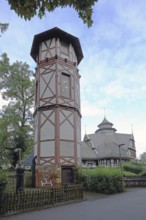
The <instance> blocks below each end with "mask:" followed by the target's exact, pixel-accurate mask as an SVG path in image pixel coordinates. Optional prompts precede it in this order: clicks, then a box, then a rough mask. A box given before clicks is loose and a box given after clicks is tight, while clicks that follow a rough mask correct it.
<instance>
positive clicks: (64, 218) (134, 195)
mask: <svg viewBox="0 0 146 220" xmlns="http://www.w3.org/2000/svg"><path fill="white" fill-rule="evenodd" d="M1 220H146V188H135V189H129V190H128V191H127V192H124V193H120V194H116V195H110V196H99V197H98V196H97V197H90V199H88V200H86V201H83V202H80V203H75V204H70V205H65V206H60V207H55V208H50V209H45V210H41V211H35V212H28V213H24V214H20V215H14V216H9V217H3V218H1Z"/></svg>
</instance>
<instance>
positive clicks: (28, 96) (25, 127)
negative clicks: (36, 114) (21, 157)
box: [0, 54, 34, 166]
mask: <svg viewBox="0 0 146 220" xmlns="http://www.w3.org/2000/svg"><path fill="white" fill-rule="evenodd" d="M33 74H34V73H33V71H31V70H30V69H29V65H28V64H26V63H23V62H18V61H16V62H15V63H13V64H12V65H11V64H10V62H9V58H8V56H7V54H3V55H2V56H1V60H0V80H1V83H0V90H1V93H2V97H3V99H5V100H8V105H7V106H4V107H3V108H2V111H1V113H0V122H1V123H0V129H1V131H0V132H1V134H2V136H1V140H2V139H3V140H5V141H4V142H2V143H0V144H1V146H0V147H1V149H9V150H10V151H9V152H10V155H11V159H12V163H13V165H14V166H15V164H16V162H17V160H18V153H14V150H15V149H16V148H20V149H21V150H22V152H26V151H27V150H29V149H30V147H31V148H32V145H33V144H32V142H33V138H32V133H33V115H32V107H33V99H34V79H33Z"/></svg>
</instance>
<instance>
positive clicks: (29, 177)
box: [24, 171, 32, 187]
mask: <svg viewBox="0 0 146 220" xmlns="http://www.w3.org/2000/svg"><path fill="white" fill-rule="evenodd" d="M24 185H25V187H32V173H31V172H29V171H25V173H24Z"/></svg>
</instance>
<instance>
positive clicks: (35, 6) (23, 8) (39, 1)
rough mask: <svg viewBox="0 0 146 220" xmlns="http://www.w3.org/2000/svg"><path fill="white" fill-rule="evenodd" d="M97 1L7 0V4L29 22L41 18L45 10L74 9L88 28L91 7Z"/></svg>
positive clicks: (91, 11) (90, 22) (90, 21)
mask: <svg viewBox="0 0 146 220" xmlns="http://www.w3.org/2000/svg"><path fill="white" fill-rule="evenodd" d="M97 1H98V0H82V1H81V0H62V1H60V0H31V1H30V0H23V1H22V0H21V1H20V0H8V3H9V4H10V7H11V9H13V10H14V11H15V12H16V13H17V14H18V15H19V16H21V17H23V18H24V19H29V20H30V19H31V18H32V17H33V16H35V15H38V16H39V17H40V18H42V17H43V16H44V15H45V11H46V10H47V11H49V12H52V11H54V10H55V9H56V8H57V7H61V8H64V7H67V6H69V7H72V8H74V9H75V10H76V11H77V13H78V15H79V17H80V18H81V19H82V20H83V22H84V23H86V24H87V25H88V27H90V26H91V25H92V23H93V21H92V13H93V6H94V4H95V3H96V2H97Z"/></svg>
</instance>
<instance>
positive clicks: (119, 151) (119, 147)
mask: <svg viewBox="0 0 146 220" xmlns="http://www.w3.org/2000/svg"><path fill="white" fill-rule="evenodd" d="M123 145H125V144H119V145H118V146H119V160H120V169H121V174H122V163H121V146H123Z"/></svg>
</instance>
